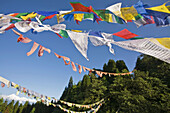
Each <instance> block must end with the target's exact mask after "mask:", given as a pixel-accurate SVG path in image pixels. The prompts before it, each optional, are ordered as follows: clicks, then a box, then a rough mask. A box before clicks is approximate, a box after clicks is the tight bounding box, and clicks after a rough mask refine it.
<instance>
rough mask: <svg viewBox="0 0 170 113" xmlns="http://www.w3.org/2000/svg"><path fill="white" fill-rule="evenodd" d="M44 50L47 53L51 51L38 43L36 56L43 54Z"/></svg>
mask: <svg viewBox="0 0 170 113" xmlns="http://www.w3.org/2000/svg"><path fill="white" fill-rule="evenodd" d="M44 50H45V51H47V52H48V53H51V50H50V49H47V48H45V47H43V46H42V45H40V48H39V51H38V56H39V57H40V56H43V53H44Z"/></svg>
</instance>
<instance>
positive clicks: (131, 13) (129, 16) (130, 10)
mask: <svg viewBox="0 0 170 113" xmlns="http://www.w3.org/2000/svg"><path fill="white" fill-rule="evenodd" d="M121 12H122V15H123V18H124V19H125V20H135V16H137V15H138V12H137V10H136V9H135V8H134V7H133V6H132V7H124V8H121Z"/></svg>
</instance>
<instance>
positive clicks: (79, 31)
mask: <svg viewBox="0 0 170 113" xmlns="http://www.w3.org/2000/svg"><path fill="white" fill-rule="evenodd" d="M71 31H74V32H78V33H81V32H83V31H81V30H71Z"/></svg>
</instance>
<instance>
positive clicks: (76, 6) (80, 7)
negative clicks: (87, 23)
mask: <svg viewBox="0 0 170 113" xmlns="http://www.w3.org/2000/svg"><path fill="white" fill-rule="evenodd" d="M70 4H71V6H72V7H73V11H82V12H89V13H90V12H92V10H93V9H92V7H91V6H89V7H86V6H84V5H82V4H81V3H79V2H70Z"/></svg>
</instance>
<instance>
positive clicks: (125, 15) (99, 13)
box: [0, 1, 170, 27]
mask: <svg viewBox="0 0 170 113" xmlns="http://www.w3.org/2000/svg"><path fill="white" fill-rule="evenodd" d="M167 3H168V2H166V3H164V4H162V5H160V6H155V7H151V6H149V5H145V4H143V3H142V2H141V1H139V2H137V3H136V4H134V5H132V6H131V7H123V8H121V5H122V3H116V4H113V5H111V6H109V7H106V8H105V9H102V10H94V9H93V8H92V6H89V7H86V6H84V5H83V4H81V3H79V2H70V5H71V6H72V8H73V9H72V10H68V11H36V12H28V13H11V14H8V15H4V14H0V17H1V20H0V26H4V25H7V24H9V23H10V22H11V23H15V22H18V21H22V20H23V21H26V20H28V21H31V19H34V18H35V17H38V18H39V19H40V20H41V21H42V22H43V21H45V20H47V19H52V18H53V17H56V18H57V22H58V23H61V22H63V21H65V20H66V21H71V20H72V18H74V20H75V21H76V23H77V24H79V22H81V21H83V20H92V21H93V22H95V21H96V22H97V23H99V21H106V22H108V23H119V24H123V23H127V22H132V21H133V22H134V23H135V24H136V25H137V27H140V26H144V25H147V24H154V23H155V24H156V26H161V27H163V26H169V24H170V6H166V4H167Z"/></svg>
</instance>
